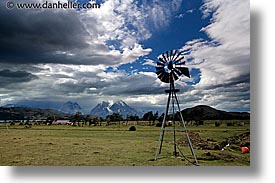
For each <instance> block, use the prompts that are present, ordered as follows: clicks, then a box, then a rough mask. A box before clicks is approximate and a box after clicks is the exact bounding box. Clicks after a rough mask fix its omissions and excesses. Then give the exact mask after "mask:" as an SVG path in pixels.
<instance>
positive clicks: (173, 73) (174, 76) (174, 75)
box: [171, 71, 179, 81]
mask: <svg viewBox="0 0 275 183" xmlns="http://www.w3.org/2000/svg"><path fill="white" fill-rule="evenodd" d="M171 73H172V77H173V80H174V81H176V80H178V79H179V77H178V76H177V74H176V73H175V72H174V71H172V72H171Z"/></svg>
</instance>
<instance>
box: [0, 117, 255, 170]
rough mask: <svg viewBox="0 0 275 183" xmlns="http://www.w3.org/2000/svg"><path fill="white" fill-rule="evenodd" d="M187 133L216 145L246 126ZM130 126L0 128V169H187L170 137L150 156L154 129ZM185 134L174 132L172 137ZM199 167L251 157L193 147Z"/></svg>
mask: <svg viewBox="0 0 275 183" xmlns="http://www.w3.org/2000/svg"><path fill="white" fill-rule="evenodd" d="M187 128H188V130H189V131H190V132H196V133H198V134H199V135H200V136H201V138H202V139H211V140H214V141H216V142H221V141H222V140H224V139H225V138H227V137H230V136H234V135H239V134H242V133H244V132H249V129H250V128H249V123H248V124H247V123H246V125H245V126H226V125H224V124H223V125H221V126H219V127H215V126H214V125H213V123H211V122H209V123H207V124H206V125H205V126H199V127H195V126H188V127H187ZM136 129H137V130H136V131H129V126H119V125H111V126H91V127H89V126H84V127H75V126H66V125H52V126H39V125H32V127H31V128H25V126H24V125H23V126H18V125H15V126H7V125H6V124H0V136H1V145H0V165H12V166H40V165H41V166H42V165H43V166H52V165H54V166H55V165H56V166H57V165H58V166H90V165H94V166H140V165H142V166H190V165H192V164H190V163H188V161H187V160H182V159H180V158H174V157H173V156H172V153H173V145H172V142H173V134H172V132H169V133H168V132H167V133H166V134H165V137H164V143H163V148H162V153H161V154H160V155H159V156H158V157H159V159H158V160H157V161H150V160H151V159H153V158H154V156H155V152H156V148H157V146H158V138H159V127H154V126H139V125H136ZM183 135H184V133H183V132H181V133H180V132H179V133H177V139H180V138H181V137H182V136H183ZM180 149H181V151H182V152H183V154H184V155H185V156H186V157H187V158H188V159H189V160H191V161H192V160H193V159H192V155H191V153H190V150H189V148H188V147H187V146H181V147H180ZM194 149H195V153H196V155H197V158H198V161H199V165H200V166H236V165H237V166H249V165H250V154H249V153H247V154H242V153H241V152H240V150H239V149H236V148H235V149H233V148H232V149H231V148H230V146H229V148H228V149H226V150H224V151H221V150H203V149H200V148H198V147H196V146H195V147H194Z"/></svg>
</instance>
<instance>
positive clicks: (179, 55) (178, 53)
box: [174, 51, 183, 60]
mask: <svg viewBox="0 0 275 183" xmlns="http://www.w3.org/2000/svg"><path fill="white" fill-rule="evenodd" d="M182 53H183V51H181V52H179V53H178V55H177V56H176V58H174V60H177V59H178V58H179V56H180V55H181V54H182Z"/></svg>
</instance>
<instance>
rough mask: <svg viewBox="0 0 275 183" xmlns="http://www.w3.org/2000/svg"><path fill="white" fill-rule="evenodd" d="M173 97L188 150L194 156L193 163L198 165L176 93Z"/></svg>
mask: <svg viewBox="0 0 275 183" xmlns="http://www.w3.org/2000/svg"><path fill="white" fill-rule="evenodd" d="M175 99H176V102H177V106H178V110H179V113H180V118H181V121H182V125H183V128H184V131H185V134H186V137H187V140H188V144H189V148H190V151H191V153H192V155H193V157H194V160H195V164H196V165H199V164H198V160H197V157H196V154H195V151H194V149H193V145H192V142H191V140H190V137H189V134H188V131H187V129H186V126H185V123H184V119H183V116H182V113H181V110H180V105H179V101H178V98H177V95H176V93H175Z"/></svg>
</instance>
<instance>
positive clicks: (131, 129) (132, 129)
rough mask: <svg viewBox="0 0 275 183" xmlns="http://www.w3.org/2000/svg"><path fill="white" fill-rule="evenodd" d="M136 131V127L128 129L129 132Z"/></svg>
mask: <svg viewBox="0 0 275 183" xmlns="http://www.w3.org/2000/svg"><path fill="white" fill-rule="evenodd" d="M136 130H137V129H136V127H135V126H131V127H130V128H129V131H136Z"/></svg>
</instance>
